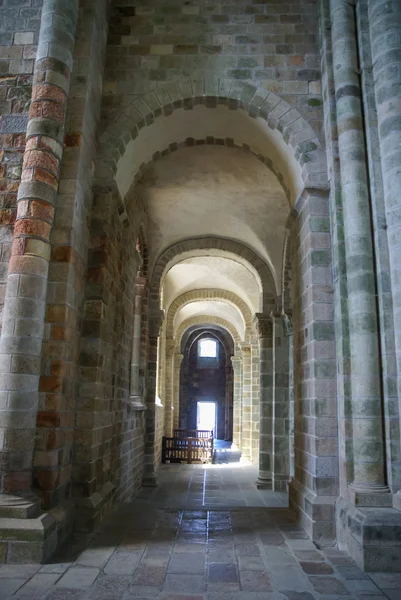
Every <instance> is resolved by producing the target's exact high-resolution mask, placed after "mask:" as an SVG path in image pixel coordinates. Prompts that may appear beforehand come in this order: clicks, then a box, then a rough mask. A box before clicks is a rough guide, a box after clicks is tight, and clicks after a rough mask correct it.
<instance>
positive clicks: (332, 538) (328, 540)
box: [288, 479, 336, 548]
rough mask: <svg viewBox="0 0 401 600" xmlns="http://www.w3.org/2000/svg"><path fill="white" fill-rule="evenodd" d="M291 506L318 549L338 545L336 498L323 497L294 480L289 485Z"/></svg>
mask: <svg viewBox="0 0 401 600" xmlns="http://www.w3.org/2000/svg"><path fill="white" fill-rule="evenodd" d="M288 499H289V506H290V508H291V509H292V510H293V511H294V512H295V514H296V515H297V518H298V523H299V525H301V527H303V528H304V529H305V531H306V533H307V534H308V535H309V537H310V538H311V540H312V541H313V542H314V543H315V544H316V545H317V546H318V547H321V548H323V547H326V546H333V545H334V544H335V543H336V531H335V511H334V509H335V501H336V498H335V497H334V496H321V495H318V494H315V493H313V492H312V491H311V490H308V489H307V488H306V487H305V486H303V485H302V484H301V483H300V482H298V481H296V480H295V479H292V480H291V481H290V482H289V484H288Z"/></svg>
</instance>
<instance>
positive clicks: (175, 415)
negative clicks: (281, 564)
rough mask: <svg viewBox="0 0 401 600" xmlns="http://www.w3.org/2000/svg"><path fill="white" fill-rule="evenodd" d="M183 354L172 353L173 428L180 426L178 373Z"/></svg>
mask: <svg viewBox="0 0 401 600" xmlns="http://www.w3.org/2000/svg"><path fill="white" fill-rule="evenodd" d="M183 358H184V355H183V354H180V353H176V354H174V373H173V430H174V429H178V428H179V426H180V375H181V363H182V359H183Z"/></svg>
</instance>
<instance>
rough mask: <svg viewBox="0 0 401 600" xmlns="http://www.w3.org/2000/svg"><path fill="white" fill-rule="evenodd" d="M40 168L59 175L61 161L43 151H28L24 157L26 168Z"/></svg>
mask: <svg viewBox="0 0 401 600" xmlns="http://www.w3.org/2000/svg"><path fill="white" fill-rule="evenodd" d="M25 167H28V168H33V167H40V168H42V169H47V170H48V171H50V172H51V173H53V175H57V173H58V168H59V161H58V159H57V157H56V156H54V154H51V153H50V152H46V151H44V150H41V149H36V150H27V151H26V152H25V155H24V168H25Z"/></svg>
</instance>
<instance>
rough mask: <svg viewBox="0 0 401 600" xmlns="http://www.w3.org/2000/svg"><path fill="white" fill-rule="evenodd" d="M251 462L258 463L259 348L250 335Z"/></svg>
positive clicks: (255, 337) (256, 338) (256, 341)
mask: <svg viewBox="0 0 401 600" xmlns="http://www.w3.org/2000/svg"><path fill="white" fill-rule="evenodd" d="M251 352H252V392H251V393H252V404H251V462H252V463H255V464H258V463H259V448H260V420H259V413H260V350H259V338H258V336H257V335H253V336H252V344H251Z"/></svg>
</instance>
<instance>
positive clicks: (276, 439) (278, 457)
mask: <svg viewBox="0 0 401 600" xmlns="http://www.w3.org/2000/svg"><path fill="white" fill-rule="evenodd" d="M287 341H288V338H287V337H285V335H284V323H283V318H282V315H281V314H278V315H275V319H274V395H273V462H272V483H273V485H272V487H273V490H276V491H279V492H284V491H285V490H286V489H287V484H288V480H289V473H290V461H289V398H288V375H289V373H288V370H289V369H288V344H287Z"/></svg>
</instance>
